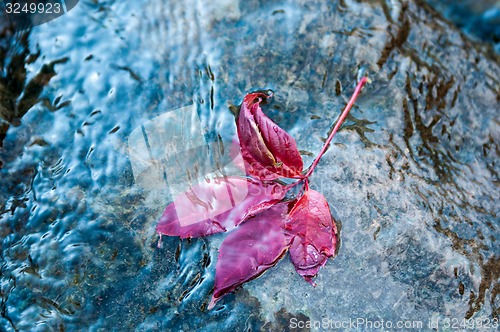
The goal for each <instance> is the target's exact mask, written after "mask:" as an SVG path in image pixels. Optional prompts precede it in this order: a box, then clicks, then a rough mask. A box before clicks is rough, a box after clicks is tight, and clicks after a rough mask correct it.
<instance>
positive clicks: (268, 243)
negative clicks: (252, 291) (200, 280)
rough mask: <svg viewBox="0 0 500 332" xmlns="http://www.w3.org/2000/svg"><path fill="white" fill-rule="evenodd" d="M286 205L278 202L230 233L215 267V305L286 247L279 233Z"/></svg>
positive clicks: (210, 305) (271, 264) (280, 253)
mask: <svg viewBox="0 0 500 332" xmlns="http://www.w3.org/2000/svg"><path fill="white" fill-rule="evenodd" d="M287 212H288V203H287V202H285V203H278V204H276V205H274V206H273V207H271V208H269V209H268V210H266V211H264V212H262V213H260V214H258V215H256V216H255V217H253V218H251V219H249V220H248V221H247V222H245V223H244V224H242V225H240V227H238V228H237V229H236V230H235V231H233V232H232V233H230V234H229V235H228V236H227V238H226V239H225V240H224V242H223V243H222V245H221V247H220V249H219V257H218V259H217V266H216V268H215V270H216V273H215V286H214V293H213V296H212V300H211V301H210V304H209V306H208V308H209V309H211V308H213V306H214V305H215V303H216V302H217V301H218V300H219V299H220V298H221V297H222V296H223V295H225V294H227V293H229V292H232V291H234V290H235V289H236V288H237V287H238V286H240V285H241V284H243V283H244V282H246V281H249V280H251V279H254V278H256V277H258V276H259V275H261V274H262V273H264V272H265V271H266V270H267V269H269V268H270V267H272V266H274V265H275V264H276V263H277V262H278V261H279V260H280V258H281V257H282V256H283V254H284V253H285V252H286V250H287V249H288V246H289V240H288V239H287V237H286V236H285V232H284V230H283V227H284V222H285V218H286V213H287Z"/></svg>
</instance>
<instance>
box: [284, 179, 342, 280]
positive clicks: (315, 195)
mask: <svg viewBox="0 0 500 332" xmlns="http://www.w3.org/2000/svg"><path fill="white" fill-rule="evenodd" d="M285 229H286V231H287V234H286V235H287V238H289V240H290V241H291V246H290V258H291V260H292V262H293V265H294V266H295V270H296V271H297V272H298V273H299V274H300V275H301V276H302V277H303V278H304V279H305V280H306V281H307V282H309V283H310V284H311V285H313V286H315V284H314V282H313V281H312V278H313V277H315V276H316V274H317V273H318V271H319V269H320V268H321V267H322V266H324V265H325V264H326V261H327V260H328V258H329V257H332V256H333V255H334V254H335V247H336V245H337V228H336V226H335V223H334V222H333V219H332V216H331V213H330V208H329V207H328V202H327V201H326V199H325V197H324V196H323V195H322V194H320V193H319V192H317V191H315V190H311V189H309V190H306V191H305V193H304V194H303V195H302V197H300V199H299V200H298V201H297V203H296V204H295V206H294V207H293V208H292V210H291V211H290V214H289V215H288V218H287V221H286V225H285Z"/></svg>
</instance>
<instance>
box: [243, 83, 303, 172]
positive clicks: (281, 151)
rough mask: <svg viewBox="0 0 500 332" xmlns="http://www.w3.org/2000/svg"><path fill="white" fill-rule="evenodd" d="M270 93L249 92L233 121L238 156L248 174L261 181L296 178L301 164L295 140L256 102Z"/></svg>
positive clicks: (266, 97)
mask: <svg viewBox="0 0 500 332" xmlns="http://www.w3.org/2000/svg"><path fill="white" fill-rule="evenodd" d="M271 96H272V94H266V93H263V92H255V93H249V94H247V95H246V96H245V98H244V99H243V103H242V105H241V107H240V113H239V115H238V119H237V130H238V138H239V140H240V147H241V154H242V156H243V160H244V161H245V164H246V168H247V172H248V174H250V175H252V176H254V177H257V178H259V179H261V180H273V179H277V178H279V177H300V176H301V173H302V169H303V162H302V158H301V156H300V153H299V151H298V149H297V144H296V143H295V140H294V139H293V138H292V137H291V136H290V134H288V133H287V132H286V131H284V130H283V129H281V128H280V127H279V126H278V125H277V124H275V123H274V122H273V121H272V120H271V119H269V118H268V117H267V116H266V115H265V114H264V113H263V112H262V109H261V107H260V103H261V102H263V101H266V100H268V99H270V98H271Z"/></svg>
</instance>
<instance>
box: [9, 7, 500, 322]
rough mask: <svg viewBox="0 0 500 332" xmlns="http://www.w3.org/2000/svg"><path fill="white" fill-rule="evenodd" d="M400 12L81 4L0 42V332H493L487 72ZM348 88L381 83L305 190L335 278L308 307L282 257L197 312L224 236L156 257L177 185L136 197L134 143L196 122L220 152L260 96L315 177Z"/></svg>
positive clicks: (366, 95) (493, 76)
mask: <svg viewBox="0 0 500 332" xmlns="http://www.w3.org/2000/svg"><path fill="white" fill-rule="evenodd" d="M405 3H407V5H405V4H404V3H401V2H399V1H387V2H376V3H374V2H370V1H365V2H357V1H334V2H332V3H330V4H326V3H323V2H319V1H318V2H302V1H285V2H279V3H278V2H258V1H250V2H239V1H222V2H218V4H217V5H214V4H208V3H206V2H204V1H188V2H182V3H181V2H166V3H162V2H160V1H147V0H144V1H136V2H115V1H104V2H97V1H83V2H80V3H79V4H78V6H77V7H75V8H74V9H73V10H72V11H71V12H69V13H68V14H67V15H65V16H63V17H61V18H58V19H56V20H54V21H51V22H49V23H47V24H44V25H41V26H38V27H35V28H33V29H32V30H31V31H29V32H25V33H24V34H22V33H17V34H14V33H13V32H12V30H11V29H10V28H9V27H8V26H6V24H5V23H1V25H0V27H1V33H0V36H1V37H0V48H1V52H0V58H1V59H2V62H1V64H2V71H1V80H0V89H1V90H0V92H1V93H2V95H1V97H0V105H1V106H0V118H1V119H2V120H0V138H2V147H1V150H0V187H1V191H0V238H1V241H2V242H1V247H0V248H1V249H0V250H1V251H0V253H1V255H0V257H1V261H0V294H1V304H0V309H1V310H0V313H1V315H0V327H1V329H2V330H7V331H14V330H19V331H25V330H26V331H27V330H29V331H37V330H38V331H45V330H68V331H71V330H82V329H83V330H93V331H99V330H102V331H108V330H117V331H120V330H138V331H140V330H175V331H181V330H183V331H190V330H237V331H240V330H241V331H243V330H244V331H247V330H252V331H253V330H261V329H262V330H277V331H281V330H286V329H287V328H290V326H291V325H290V322H291V320H292V319H295V321H297V320H299V321H303V322H305V321H311V322H320V321H321V320H322V319H326V320H327V322H330V323H335V322H344V321H349V320H356V319H358V318H361V319H365V320H370V321H372V322H377V321H378V322H379V321H380V320H382V319H383V320H385V321H392V322H394V323H395V322H396V321H399V320H401V321H419V322H422V323H423V324H424V328H423V329H426V327H425V326H427V327H428V326H429V325H428V324H429V322H440V323H443V322H444V321H445V319H457V320H462V319H464V318H471V317H472V318H475V319H481V320H482V321H485V322H486V320H488V319H490V320H491V319H493V318H495V317H498V310H499V309H498V308H499V303H498V296H497V293H498V285H497V284H498V278H499V272H498V271H499V257H500V252H499V249H498V245H497V241H498V240H499V233H498V215H499V212H500V211H499V208H498V204H497V202H498V201H499V199H500V197H499V191H498V172H499V169H498V165H497V160H498V157H499V154H500V152H499V148H498V146H499V145H498V144H499V143H498V142H499V141H500V137H499V136H498V135H499V133H500V130H499V128H498V127H499V122H498V105H499V104H498V103H499V97H498V96H499V86H500V85H499V82H498V77H500V75H499V73H500V70H499V67H498V64H497V63H495V62H494V61H491V60H488V58H487V57H486V56H484V54H483V53H482V51H481V50H476V49H475V48H474V47H472V46H471V45H470V43H469V42H468V40H467V39H466V38H465V37H463V36H461V35H460V33H459V32H458V30H456V29H455V28H454V27H451V26H450V25H449V24H448V23H447V22H445V21H442V20H441V19H439V18H438V17H434V16H433V15H432V14H430V13H429V12H427V11H425V10H424V9H422V8H421V7H419V6H417V5H416V4H415V3H414V2H412V1H409V2H405ZM2 22H4V21H2ZM360 68H361V70H362V71H365V72H367V73H368V74H369V75H370V77H371V79H372V81H373V83H372V84H371V85H369V86H368V87H367V88H366V89H365V90H364V92H363V95H362V96H361V98H360V99H359V100H358V102H357V106H356V107H355V108H354V110H353V112H352V113H351V116H350V117H349V119H348V121H347V123H346V125H345V127H344V129H342V130H341V132H340V133H339V135H338V136H337V137H336V138H335V141H334V142H335V144H334V145H332V146H331V147H330V149H329V151H328V153H327V154H326V155H325V156H324V158H323V159H322V160H321V163H320V164H319V166H318V168H317V171H315V173H314V176H313V177H312V178H311V187H312V188H314V189H316V190H318V191H320V192H322V193H323V194H324V195H325V197H326V198H327V199H328V201H329V202H330V205H331V208H332V212H333V214H334V215H335V217H336V219H337V222H338V224H339V226H342V231H341V240H342V246H341V248H340V252H339V254H338V256H337V257H336V258H335V259H333V260H331V261H329V262H328V264H327V265H326V266H325V268H323V269H322V270H321V271H320V273H319V276H318V278H317V280H316V282H317V284H318V286H317V287H316V288H312V287H311V286H310V285H309V284H307V283H305V282H304V281H303V280H302V279H301V278H300V276H298V275H297V274H296V273H295V272H294V270H293V267H292V265H291V263H290V262H289V259H288V258H287V257H285V258H284V259H283V261H282V262H280V263H279V264H278V265H277V266H276V267H275V268H273V269H271V270H270V271H269V272H267V273H266V274H264V275H263V276H262V277H261V278H259V279H257V280H254V281H252V282H250V283H248V284H246V285H244V287H243V288H242V289H240V290H238V291H237V292H235V293H234V294H232V295H228V296H227V297H225V298H224V299H223V300H221V302H220V304H219V305H217V306H216V307H215V309H214V310H212V311H208V310H206V306H207V304H208V302H209V300H210V296H211V294H210V291H211V288H212V287H213V280H214V274H215V262H216V259H217V248H218V246H219V245H220V243H221V242H222V240H223V239H224V235H216V236H212V237H209V238H204V239H196V240H191V241H187V240H186V241H180V240H179V239H177V238H168V237H164V238H163V243H162V246H161V248H158V246H157V241H158V236H157V235H156V233H155V230H154V228H155V225H156V222H157V220H158V218H159V217H160V215H161V213H162V211H163V209H164V207H165V205H166V204H167V203H168V202H169V201H170V199H171V190H170V189H171V188H170V187H169V185H167V183H168V184H172V183H174V182H173V180H172V179H170V181H169V180H168V179H167V180H166V182H165V183H164V182H162V180H164V179H162V178H161V177H160V179H159V180H158V179H157V178H153V180H150V181H149V182H148V181H146V182H141V181H140V179H138V177H137V174H136V173H134V163H136V162H137V158H136V157H137V156H135V157H133V156H131V155H130V151H131V150H130V148H131V142H130V137H131V134H132V133H133V132H134V130H137V128H141V125H144V124H145V123H147V121H151V120H153V119H157V118H158V117H159V116H162V115H164V114H165V113H166V112H168V111H171V110H174V109H178V108H180V107H184V106H189V105H194V109H195V110H196V117H194V119H195V120H196V121H195V122H196V126H197V127H196V128H201V129H199V130H201V132H202V134H203V135H202V136H203V137H204V138H205V139H206V140H207V141H208V142H210V143H213V142H217V140H218V137H219V135H220V139H221V140H222V141H224V142H230V140H231V138H232V135H233V134H234V117H233V115H232V114H231V112H230V109H229V108H230V107H229V106H230V105H235V104H238V103H240V102H241V100H242V97H243V96H244V94H245V93H246V92H249V91H251V90H253V89H272V90H273V91H274V92H275V99H274V102H273V103H271V104H270V105H269V106H268V107H267V108H266V109H265V111H266V113H267V114H268V115H269V116H270V117H272V118H273V119H274V120H275V121H276V122H277V123H278V124H279V125H280V126H282V127H283V128H285V129H286V130H287V131H289V132H290V133H291V134H292V135H293V136H294V137H295V138H296V140H297V144H298V146H299V149H300V150H302V151H303V153H304V160H305V164H306V165H308V164H309V163H310V162H311V161H312V159H313V157H314V155H315V153H317V152H318V151H319V150H320V148H321V146H322V142H323V140H324V138H325V137H326V135H327V132H328V130H329V129H330V128H331V125H332V123H333V122H334V121H335V119H336V117H337V116H338V114H339V111H340V109H342V107H343V106H344V103H345V102H346V100H347V99H348V97H349V95H350V93H351V92H352V90H353V87H354V84H355V80H356V76H357V73H358V72H359V70H360ZM24 75H25V79H24ZM172 123H173V125H174V126H175V124H177V122H174V120H172ZM172 123H170V125H172ZM197 130H198V129H197ZM195 131H196V130H195ZM167 134H168V133H167ZM158 135H160V134H158ZM148 137H149V138H150V139H155V138H157V137H156V136H155V135H150V136H148ZM167 137H168V136H167ZM148 142H149V141H148ZM160 142H161V141H160ZM144 144H145V143H144ZM151 144H153V141H151ZM186 144H187V143H186ZM156 146H158V145H156ZM176 146H177V145H176ZM165 149H166V150H167V152H169V149H173V147H170V146H167V147H166V148H165ZM227 149H228V146H226V151H227ZM134 158H136V159H134ZM167 166H168V165H167ZM167 168H168V167H167ZM173 168H174V169H175V167H173ZM187 170H188V171H192V170H189V169H187ZM177 171H178V169H177ZM169 174H171V173H169ZM164 184H165V185H164ZM172 186H173V185H172ZM330 326H331V325H330ZM440 326H442V325H440ZM355 329H362V330H372V329H375V328H373V327H372V328H370V326H365V325H360V326H357V328H353V330H355ZM416 329H419V328H416ZM313 330H319V328H317V327H316V328H313Z"/></svg>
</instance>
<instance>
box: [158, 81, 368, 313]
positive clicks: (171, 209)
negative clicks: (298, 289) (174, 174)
mask: <svg viewBox="0 0 500 332" xmlns="http://www.w3.org/2000/svg"><path fill="white" fill-rule="evenodd" d="M367 81H368V79H367V78H366V77H363V78H362V79H361V80H360V81H359V83H358V85H357V86H356V89H355V91H354V93H353V95H352V97H351V99H350V100H349V103H348V104H347V105H346V107H345V108H344V111H343V112H342V114H341V116H340V117H339V119H338V121H337V123H336V125H335V127H334V128H333V130H332V132H331V133H330V135H329V137H328V139H327V140H326V142H325V144H324V146H323V148H322V149H321V151H320V152H319V154H318V156H317V157H316V158H315V160H314V161H313V163H312V165H311V167H309V169H308V171H307V172H306V174H303V162H302V158H301V157H300V154H299V151H298V149H297V144H296V143H295V140H294V139H293V138H292V137H291V136H290V135H289V134H288V133H287V132H286V131H284V130H283V129H282V128H280V127H279V126H278V125H277V124H275V123H274V122H273V121H272V120H271V119H269V118H268V117H267V116H266V115H265V114H264V113H263V112H262V109H261V107H260V104H261V103H262V102H265V101H267V100H268V99H269V98H271V97H272V94H270V93H265V92H254V93H249V94H247V95H246V96H245V98H244V99H243V103H242V105H241V107H240V112H239V114H238V118H237V121H236V125H237V131H238V138H239V148H240V151H241V155H242V157H243V162H244V168H245V170H246V172H247V175H248V176H249V177H247V178H243V177H234V176H226V177H219V178H214V179H211V180H206V181H203V182H201V183H199V184H197V185H195V186H192V187H190V188H189V189H188V190H187V191H186V192H184V193H182V194H181V195H179V196H178V197H177V198H175V200H174V201H173V202H172V203H170V204H169V205H168V206H167V207H166V209H165V211H164V212H163V215H162V216H161V218H160V220H159V222H158V225H157V227H156V230H157V232H158V233H159V234H160V236H161V235H170V236H180V237H181V238H191V237H200V236H207V235H211V234H214V233H220V232H226V231H231V230H233V229H234V230H233V231H232V232H231V233H230V234H229V235H228V236H227V237H226V239H225V240H224V242H223V243H222V245H221V247H220V248H219V257H218V260H217V265H216V274H215V285H214V292H213V296H212V300H211V301H210V304H209V306H208V308H209V309H211V308H212V307H213V306H214V305H215V303H216V302H217V301H218V300H219V299H220V298H221V297H222V296H224V295H225V294H227V293H229V292H232V291H234V290H235V289H236V288H237V287H239V286H240V285H241V284H243V283H244V282H247V281H249V280H251V279H254V278H256V277H258V276H260V275H261V274H262V273H264V272H265V271H266V270H267V269H269V268H270V267H272V266H274V265H275V264H276V263H277V262H278V261H279V260H280V259H281V257H282V256H283V255H284V254H285V252H286V251H289V252H290V258H291V260H292V263H293V264H294V266H295V269H296V271H297V272H298V273H299V274H300V275H301V276H302V277H303V278H304V279H305V280H306V281H307V282H309V283H311V284H312V285H313V286H314V285H315V284H314V282H313V278H314V277H315V276H316V275H317V274H318V271H319V269H320V268H321V267H322V266H324V265H325V264H326V262H327V260H328V258H330V257H332V256H334V255H335V254H336V246H337V242H338V238H337V237H338V233H337V229H336V226H335V222H334V220H333V218H332V216H331V213H330V208H329V206H328V202H327V201H326V199H325V197H324V196H323V195H322V194H320V193H319V192H317V191H315V190H311V189H309V180H308V178H309V176H310V175H311V174H312V172H313V170H314V168H315V167H316V165H317V164H318V162H319V160H320V158H321V157H322V156H323V154H324V153H325V152H326V150H327V148H328V145H329V144H330V142H331V140H332V139H333V136H334V135H335V133H336V132H337V131H338V129H339V128H340V126H341V125H342V123H343V121H344V120H345V117H346V116H347V114H348V112H349V110H350V109H351V108H352V106H353V105H354V102H355V100H356V98H357V97H358V95H359V94H360V92H361V88H362V87H363V86H364V85H365V84H366V82H367ZM278 178H293V179H298V181H296V182H295V183H292V184H291V185H284V184H282V183H281V182H278V181H276V180H277V179H278ZM297 185H301V186H303V190H302V191H301V194H300V195H299V196H298V197H296V198H295V199H293V200H286V199H285V195H286V193H287V191H288V190H289V189H291V188H292V187H294V186H297Z"/></svg>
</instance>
